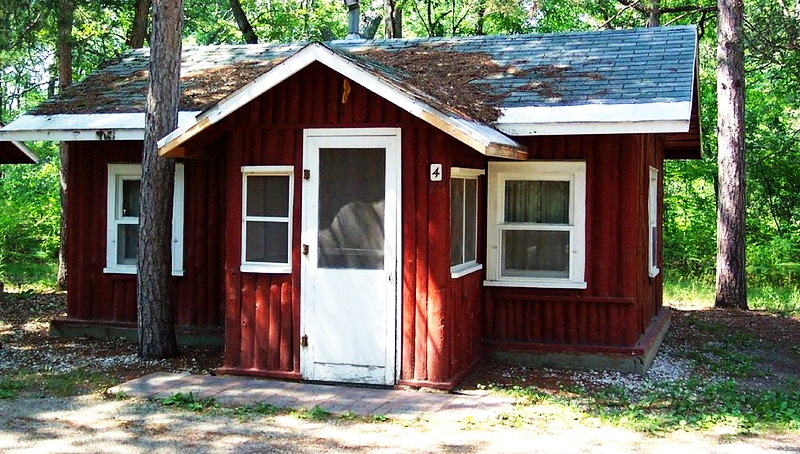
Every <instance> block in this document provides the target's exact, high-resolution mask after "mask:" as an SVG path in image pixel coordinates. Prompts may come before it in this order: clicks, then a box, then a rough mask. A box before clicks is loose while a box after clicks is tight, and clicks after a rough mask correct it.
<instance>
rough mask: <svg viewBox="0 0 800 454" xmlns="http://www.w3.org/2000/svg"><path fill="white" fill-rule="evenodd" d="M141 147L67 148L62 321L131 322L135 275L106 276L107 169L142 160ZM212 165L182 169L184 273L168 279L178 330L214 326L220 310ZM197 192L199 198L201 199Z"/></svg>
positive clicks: (216, 174)
mask: <svg viewBox="0 0 800 454" xmlns="http://www.w3.org/2000/svg"><path fill="white" fill-rule="evenodd" d="M141 150H142V143H141V142H139V141H119V142H116V141H114V142H71V143H70V144H69V158H70V164H71V165H70V167H69V171H68V175H67V184H68V185H69V188H70V191H69V193H68V197H69V199H68V206H69V211H68V213H67V266H68V269H69V270H70V272H69V275H68V276H67V316H68V317H69V318H70V319H74V320H83V321H90V322H114V323H136V277H135V276H134V275H123V274H106V273H104V272H103V268H104V267H105V266H106V213H107V211H106V210H107V208H106V204H107V194H108V185H107V179H108V164H111V163H138V162H141ZM219 168H220V166H219V164H218V163H216V162H214V161H200V160H197V161H189V162H187V163H186V164H185V201H184V207H185V210H184V244H183V253H184V275H183V276H182V277H175V278H173V285H174V288H173V294H174V300H175V317H176V323H177V324H178V325H179V326H185V327H195V328H219V327H220V326H221V321H222V320H221V316H222V308H223V304H222V303H223V301H222V298H223V292H222V270H221V269H220V267H219V266H218V265H217V263H218V260H216V259H213V260H209V257H220V256H221V255H222V250H221V247H220V246H219V245H220V244H221V243H222V242H223V239H222V238H221V237H220V236H219V233H220V229H219V223H220V222H221V220H222V214H223V213H224V210H222V209H221V208H220V207H221V205H222V204H223V203H224V200H225V199H224V197H222V188H223V187H224V183H223V182H222V181H221V180H222V174H221V173H220V171H219ZM198 194H199V195H198Z"/></svg>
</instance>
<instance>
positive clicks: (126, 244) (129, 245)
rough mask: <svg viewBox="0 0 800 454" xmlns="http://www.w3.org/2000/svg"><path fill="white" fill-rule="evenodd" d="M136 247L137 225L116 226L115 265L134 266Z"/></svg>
mask: <svg viewBox="0 0 800 454" xmlns="http://www.w3.org/2000/svg"><path fill="white" fill-rule="evenodd" d="M137 206H138V205H137ZM138 247H139V226H138V225H137V224H119V225H118V226H117V265H136V251H137V249H138Z"/></svg>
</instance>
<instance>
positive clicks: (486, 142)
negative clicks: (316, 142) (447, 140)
mask: <svg viewBox="0 0 800 454" xmlns="http://www.w3.org/2000/svg"><path fill="white" fill-rule="evenodd" d="M313 62H319V63H321V64H323V65H325V66H327V67H329V68H331V69H332V70H334V71H336V72H338V73H339V74H341V75H343V76H344V77H347V78H348V79H350V80H352V81H353V82H355V83H358V84H360V85H362V86H363V87H365V88H366V89H367V90H370V91H372V92H374V93H376V94H378V95H380V96H382V97H383V98H384V99H386V100H387V101H389V102H391V103H393V104H395V105H396V106H398V107H400V108H401V109H403V110H405V111H406V112H408V113H410V114H411V115H414V116H416V117H417V118H420V119H421V120H423V121H426V122H427V123H429V124H431V125H432V126H434V127H436V128H438V129H440V130H441V131H443V132H445V133H446V134H449V135H450V136H452V137H453V138H455V139H457V140H459V141H461V142H462V143H464V144H466V145H467V146H469V147H471V148H473V149H475V150H477V151H479V152H480V153H483V154H485V155H487V156H495V157H502V158H511V159H526V158H527V155H528V154H527V151H526V148H525V147H524V146H523V145H521V144H519V143H518V142H517V141H515V140H514V139H512V138H510V137H508V136H506V135H505V134H503V133H501V132H499V131H498V130H496V129H494V128H493V127H491V126H488V125H485V124H482V123H478V122H474V121H470V120H466V119H464V118H460V117H456V116H453V115H449V114H447V113H445V112H442V111H441V110H439V109H436V108H434V107H432V106H430V105H429V104H427V103H425V102H423V101H421V100H419V99H417V98H415V97H413V96H411V95H409V94H408V93H407V92H405V91H403V90H402V89H401V88H399V87H397V86H395V85H394V84H392V83H391V82H390V81H387V80H385V79H383V78H381V77H380V76H379V75H377V74H375V73H374V72H372V71H369V70H367V69H365V68H363V67H361V66H359V65H358V64H356V63H354V62H353V61H351V60H348V59H346V58H344V57H342V56H341V55H339V54H337V53H336V52H334V51H332V50H331V49H329V48H327V47H326V46H324V45H322V44H319V43H312V44H309V45H307V46H305V47H304V48H302V49H301V50H299V51H297V52H296V53H295V54H294V55H292V56H291V57H289V58H287V59H286V60H284V61H283V62H281V63H280V64H278V65H276V66H275V67H274V68H272V69H270V70H269V71H267V72H266V73H264V74H262V75H261V76H259V77H258V78H256V79H255V80H253V81H252V82H250V83H249V84H247V85H245V86H244V87H242V88H240V89H239V90H237V91H236V92H235V93H233V94H231V95H230V96H228V97H226V98H225V99H223V100H221V101H220V102H218V103H217V104H216V105H214V106H213V107H211V108H210V109H208V110H207V111H205V112H203V113H202V114H201V115H199V116H198V117H197V122H196V123H194V124H190V125H185V126H182V127H179V128H177V129H176V130H175V131H173V132H172V133H170V134H169V135H167V136H166V137H164V138H163V139H161V140H160V141H159V142H158V145H159V153H160V154H161V155H163V156H168V157H183V156H184V154H185V149H184V147H183V146H182V145H183V144H184V143H185V142H186V141H187V140H189V139H191V138H192V137H195V136H196V135H198V134H199V133H201V132H202V131H204V130H206V129H207V128H209V127H210V126H212V125H214V124H216V123H218V122H220V121H221V120H223V119H224V118H226V117H227V116H228V115H230V114H231V113H233V112H235V111H236V110H238V109H239V108H241V107H242V106H244V105H245V104H247V103H248V102H250V101H252V100H253V99H255V98H256V97H258V96H260V95H262V94H263V93H265V92H266V91H268V90H269V89H271V88H273V87H275V86H276V85H278V84H279V83H281V82H283V81H284V80H286V79H288V78H289V77H291V76H292V75H294V74H297V73H298V72H299V71H300V70H302V69H303V68H305V67H307V66H308V65H310V64H311V63H313Z"/></svg>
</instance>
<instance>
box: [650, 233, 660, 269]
mask: <svg viewBox="0 0 800 454" xmlns="http://www.w3.org/2000/svg"><path fill="white" fill-rule="evenodd" d="M657 235H658V226H655V225H652V226H650V267H651V268H656V267H657V266H658V259H657V256H658V241H656V240H657V239H658V236H657Z"/></svg>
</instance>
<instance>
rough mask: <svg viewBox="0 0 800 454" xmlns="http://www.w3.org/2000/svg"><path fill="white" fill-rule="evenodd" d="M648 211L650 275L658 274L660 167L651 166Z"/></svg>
mask: <svg viewBox="0 0 800 454" xmlns="http://www.w3.org/2000/svg"><path fill="white" fill-rule="evenodd" d="M647 212H648V216H647V218H648V232H649V235H648V236H649V241H648V247H647V250H648V264H649V273H648V274H649V275H650V277H656V276H658V273H659V272H661V270H660V269H659V268H658V247H659V238H658V169H656V168H654V167H650V184H649V187H648V191H647Z"/></svg>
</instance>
